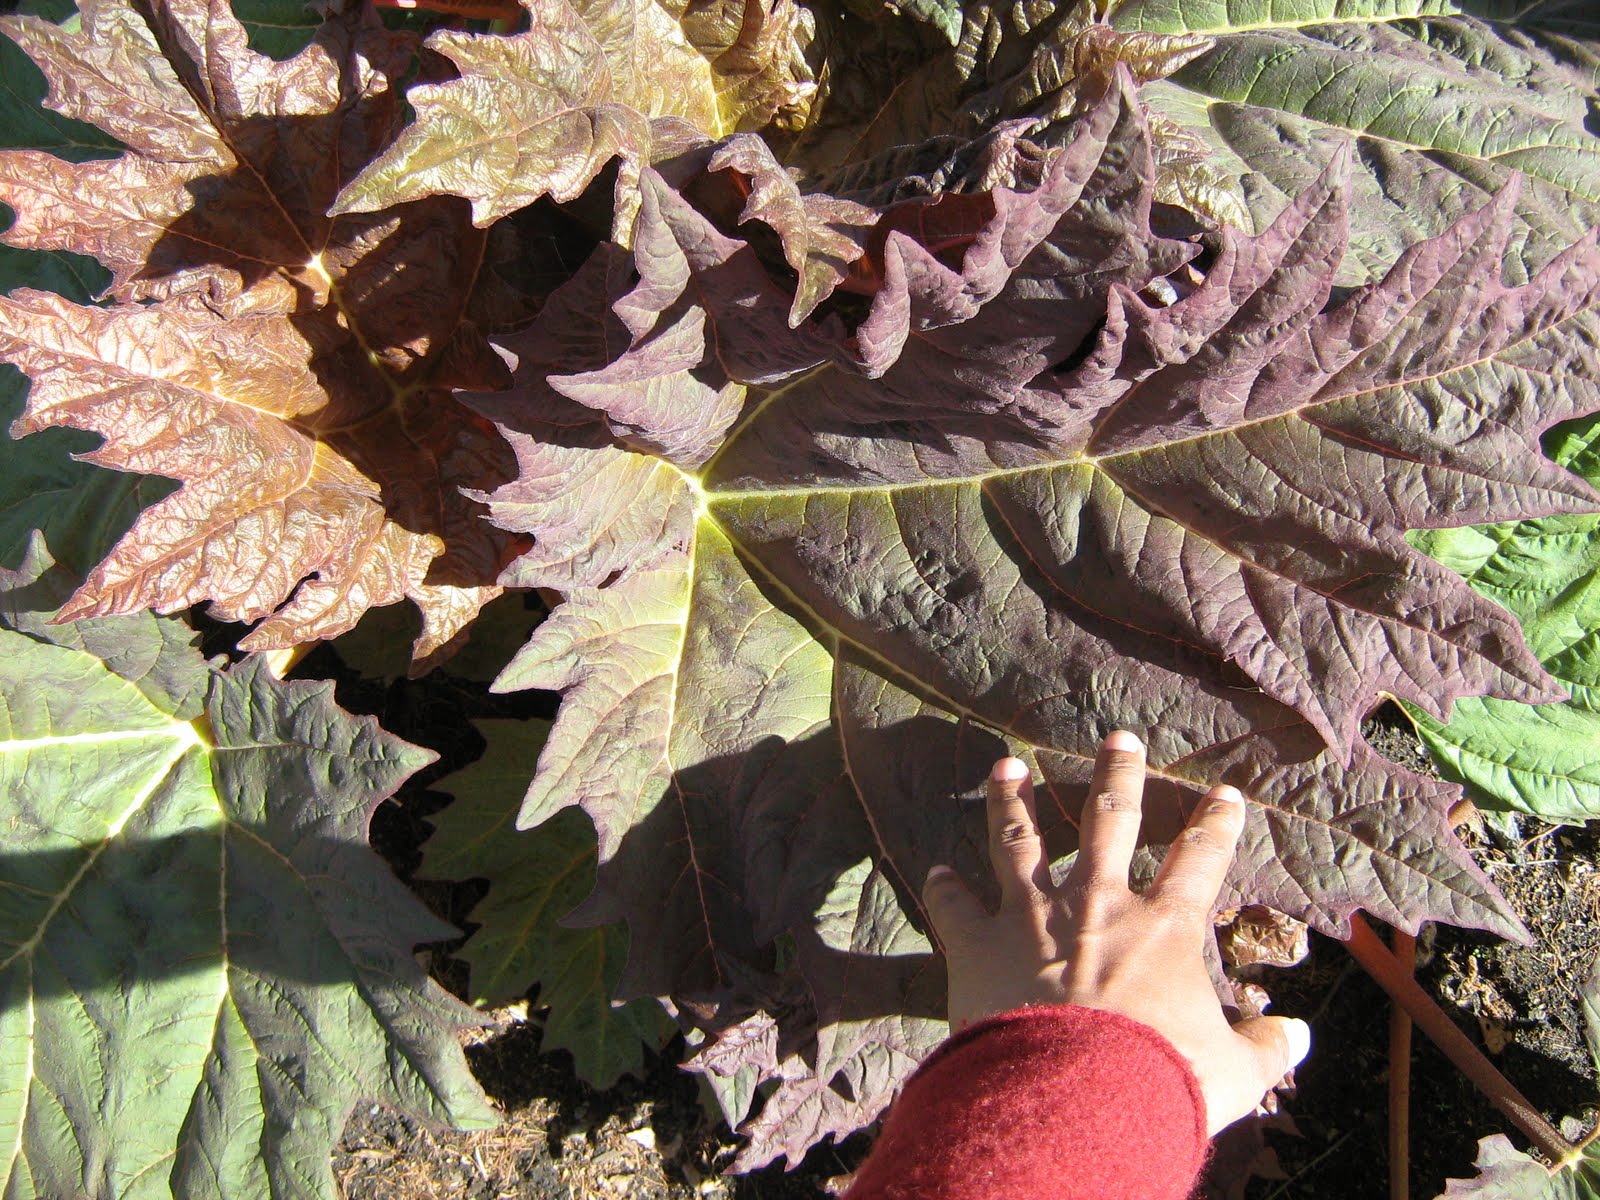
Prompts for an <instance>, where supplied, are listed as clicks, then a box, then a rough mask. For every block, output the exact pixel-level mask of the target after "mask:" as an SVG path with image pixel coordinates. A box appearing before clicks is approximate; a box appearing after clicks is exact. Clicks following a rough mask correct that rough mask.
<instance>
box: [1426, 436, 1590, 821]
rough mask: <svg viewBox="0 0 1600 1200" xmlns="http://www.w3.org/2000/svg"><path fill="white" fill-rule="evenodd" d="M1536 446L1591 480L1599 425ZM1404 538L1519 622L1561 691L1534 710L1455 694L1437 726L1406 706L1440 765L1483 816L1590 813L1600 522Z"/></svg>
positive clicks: (1563, 520) (1572, 519)
mask: <svg viewBox="0 0 1600 1200" xmlns="http://www.w3.org/2000/svg"><path fill="white" fill-rule="evenodd" d="M1546 444H1547V446H1548V447H1549V449H1550V451H1551V455H1552V457H1553V458H1554V459H1555V461H1556V462H1558V463H1560V464H1561V465H1562V466H1565V467H1567V468H1568V469H1570V470H1572V471H1573V472H1575V473H1576V474H1578V475H1580V476H1582V477H1583V478H1585V479H1587V480H1589V482H1590V483H1593V484H1595V485H1597V486H1600V420H1597V419H1589V420H1585V421H1578V422H1574V423H1572V424H1570V425H1567V426H1565V427H1563V428H1562V429H1560V430H1558V431H1557V432H1556V433H1555V434H1553V435H1551V437H1549V438H1548V439H1547V441H1546ZM1411 540H1412V544H1413V545H1415V546H1417V547H1418V548H1419V549H1420V550H1422V551H1423V552H1424V553H1426V554H1429V555H1432V556H1433V557H1434V558H1436V559H1438V560H1439V561H1440V562H1442V563H1444V565H1445V566H1447V567H1449V568H1450V569H1451V570H1453V571H1456V572H1458V573H1459V574H1460V575H1462V576H1463V577H1465V579H1466V580H1467V582H1468V583H1470V584H1471V585H1472V586H1473V587H1474V588H1476V589H1477V590H1478V591H1479V592H1480V593H1482V594H1483V595H1485V596H1487V597H1488V598H1489V599H1491V600H1493V601H1495V603H1497V604H1500V605H1502V606H1504V607H1505V608H1506V609H1507V610H1509V611H1510V612H1511V613H1512V614H1513V615H1514V616H1515V617H1516V618H1517V619H1518V620H1519V621H1521V622H1522V632H1523V635H1524V636H1525V637H1526V638H1527V640H1528V645H1529V647H1530V648H1531V649H1532V650H1533V652H1534V653H1535V654H1537V655H1538V656H1539V659H1540V661H1541V662H1542V663H1543V664H1544V667H1545V669H1546V670H1547V671H1549V672H1550V674H1551V675H1553V676H1554V677H1555V678H1556V680H1557V681H1558V682H1559V683H1560V684H1561V686H1562V687H1564V688H1566V690H1567V691H1568V692H1569V693H1570V697H1571V698H1570V699H1568V700H1565V701H1562V702H1559V703H1552V704H1539V705H1528V704H1519V703H1516V702H1515V701H1510V700H1496V699H1492V698H1488V697H1467V698H1463V699H1461V700H1458V701H1457V702H1456V705H1455V709H1454V711H1453V712H1452V714H1451V717H1450V721H1449V723H1448V724H1446V723H1444V722H1441V721H1439V720H1437V719H1435V718H1434V717H1432V716H1430V715H1428V714H1427V713H1425V712H1422V711H1421V710H1420V709H1417V708H1416V707H1414V706H1412V705H1407V706H1406V709H1407V711H1408V712H1409V713H1410V715H1411V718H1412V720H1413V721H1414V722H1415V723H1416V726H1417V732H1418V733H1419V734H1420V735H1421V737H1422V740H1423V743H1424V744H1425V745H1426V746H1427V747H1428V750H1429V752H1430V753H1431V754H1432V755H1433V760H1434V762H1435V763H1437V764H1438V767H1439V770H1440V772H1441V773H1442V774H1443V775H1444V777H1445V778H1447V779H1453V780H1456V781H1458V782H1460V783H1464V784H1465V785H1466V786H1467V789H1468V791H1469V792H1470V793H1471V795H1472V797H1473V799H1474V800H1475V801H1476V802H1477V803H1478V804H1479V805H1480V806H1481V807H1483V808H1485V809H1488V810H1490V811H1501V812H1525V813H1531V814H1533V815H1534V816H1536V817H1539V818H1540V819H1541V820H1545V821H1550V822H1555V823H1562V822H1569V821H1570V822H1582V821H1586V820H1590V819H1592V818H1594V817H1600V758H1597V755H1596V753H1595V747H1596V746H1600V518H1597V517H1587V516H1555V517H1541V518H1538V519H1535V520H1529V521H1515V522H1506V523H1502V524H1497V525H1484V526H1468V527H1464V528H1460V529H1434V530H1428V531H1426V532H1422V533H1417V534H1413V535H1412V538H1411Z"/></svg>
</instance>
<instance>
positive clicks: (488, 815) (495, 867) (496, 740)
mask: <svg viewBox="0 0 1600 1200" xmlns="http://www.w3.org/2000/svg"><path fill="white" fill-rule="evenodd" d="M548 728H549V725H548V722H544V721H484V722H481V723H480V724H479V726H478V731H479V732H480V733H482V734H483V736H484V739H485V741H486V743H487V748H486V749H485V751H484V755H483V757H482V758H481V759H479V760H478V761H477V762H475V763H473V764H472V765H471V766H469V767H467V768H466V769H465V770H462V771H459V772H457V773H456V774H454V775H452V776H449V777H448V778H446V779H444V780H442V781H441V782H440V784H439V787H440V788H441V789H442V790H445V791H449V792H451V793H452V794H454V796H455V800H454V802H453V803H452V804H451V805H450V807H449V808H447V809H445V810H444V811H443V812H441V813H439V814H438V815H437V816H434V817H432V818H430V820H431V821H432V822H433V825H434V834H433V836H432V837H431V838H429V839H428V843H427V845H426V846H425V847H424V852H423V859H422V866H421V867H420V868H419V872H420V873H421V874H422V875H424V876H426V877H430V878H438V879H466V878H472V877H476V878H482V879H487V880H488V882H489V894H488V895H487V896H486V897H484V899H483V900H482V901H481V902H480V903H479V904H478V905H477V907H476V908H474V909H473V910H472V913H471V914H470V917H469V918H468V919H470V920H471V921H473V922H475V923H477V924H478V926H479V928H478V929H477V931H476V932H474V933H473V934H472V936H471V937H469V938H468V939H467V942H466V945H464V946H462V948H461V949H460V950H458V951H457V952H456V957H458V958H460V959H462V960H463V961H465V962H466V963H467V964H468V965H469V967H470V969H471V979H470V983H469V985H468V987H469V994H470V996H471V997H472V1000H473V1003H475V1004H486V1005H495V1004H504V1003H506V1002H507V1001H509V1000H515V999H517V998H518V997H520V996H523V995H525V994H526V993H527V991H528V989H529V988H531V987H533V986H534V985H535V984H537V985H538V987H539V1000H538V1002H539V1005H540V1007H542V1008H547V1009H549V1014H548V1016H547V1017H546V1018H545V1022H544V1036H543V1039H542V1040H541V1042H540V1045H541V1047H542V1048H543V1049H546V1050H566V1051H568V1052H569V1053H570V1054H571V1055H572V1059H573V1063H574V1065H575V1066H576V1067H577V1071H578V1075H579V1076H580V1077H581V1078H582V1079H584V1080H586V1081H587V1082H588V1083H589V1084H591V1085H592V1086H594V1087H598V1088H606V1087H610V1086H611V1085H612V1084H613V1083H615V1082H616V1081H617V1079H618V1078H619V1077H620V1076H622V1075H626V1074H638V1073H639V1072H640V1071H641V1069H642V1068H643V1065H644V1055H643V1054H642V1053H641V1052H640V1051H641V1048H642V1047H644V1046H648V1047H650V1048H651V1049H652V1050H655V1049H659V1048H660V1046H661V1044H662V1042H663V1041H664V1040H665V1039H666V1038H667V1037H668V1036H669V1035H670V1034H671V1032H672V1024H671V1022H670V1021H668V1020H667V1019H666V1015H665V1014H664V1013H663V1012H662V1011H661V1005H660V1004H659V1003H657V1002H656V1001H655V1000H654V999H651V998H648V997H647V998H644V999H640V1000H630V1001H628V1002H627V1003H626V1004H620V1005H613V1004H612V1002H611V996H612V994H613V993H614V992H615V991H616V983H617V978H618V977H619V976H620V975H621V973H622V963H623V959H624V958H625V957H626V952H627V933H626V931H624V930H622V929H620V928H617V927H615V926H609V927H607V926H602V927H599V928H595V929H568V928H566V927H564V926H563V925H561V923H560V922H561V918H563V917H565V916H566V915H567V913H569V912H571V911H572V910H573V909H574V908H576V907H577V906H578V903H579V901H581V900H582V899H583V898H584V897H585V896H586V895H588V893H589V890H590V888H591V887H593V885H594V869H595V843H594V829H593V827H592V826H591V825H590V824H589V819H588V817H587V816H585V815H584V814H583V813H581V812H577V811H574V810H565V811H562V812H559V813H557V814H556V815H555V816H553V817H552V818H551V819H550V820H548V821H546V822H545V823H544V824H542V825H540V826H539V827H538V828H536V829H530V830H524V831H521V832H519V831H518V830H517V829H516V818H517V810H518V809H519V808H520V807H521V804H522V797H523V795H524V793H525V792H526V791H527V787H528V778H529V777H530V776H531V775H532V774H533V768H534V764H535V763H536V762H537V761H538V758H539V751H540V750H541V749H542V748H543V747H544V739H545V734H546V732H547V731H548Z"/></svg>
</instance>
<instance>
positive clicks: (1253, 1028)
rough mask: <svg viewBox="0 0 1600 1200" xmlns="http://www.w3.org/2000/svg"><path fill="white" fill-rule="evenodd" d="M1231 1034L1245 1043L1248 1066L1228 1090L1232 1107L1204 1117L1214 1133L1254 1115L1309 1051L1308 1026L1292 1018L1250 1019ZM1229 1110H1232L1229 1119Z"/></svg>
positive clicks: (1229, 1105) (1239, 1024) (1241, 1023)
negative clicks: (1239, 1119) (1246, 1116)
mask: <svg viewBox="0 0 1600 1200" xmlns="http://www.w3.org/2000/svg"><path fill="white" fill-rule="evenodd" d="M1233 1032H1234V1033H1236V1034H1238V1035H1239V1037H1240V1038H1242V1039H1243V1041H1244V1044H1245V1047H1246V1050H1247V1058H1246V1062H1247V1064H1248V1065H1247V1067H1246V1069H1245V1071H1244V1072H1243V1073H1242V1075H1241V1077H1239V1078H1237V1079H1236V1080H1234V1086H1233V1087H1232V1088H1230V1089H1229V1091H1230V1097H1229V1098H1230V1099H1231V1101H1232V1103H1228V1104H1224V1105H1223V1106H1221V1107H1222V1108H1223V1109H1224V1111H1221V1112H1217V1113H1208V1114H1207V1115H1208V1116H1209V1117H1210V1121H1209V1123H1210V1124H1211V1125H1213V1126H1214V1128H1213V1129H1212V1132H1213V1133H1214V1132H1216V1130H1217V1129H1221V1128H1222V1127H1223V1126H1225V1125H1228V1124H1230V1123H1232V1122H1233V1121H1236V1120H1237V1119H1238V1118H1240V1117H1242V1116H1245V1115H1246V1114H1247V1113H1249V1112H1251V1111H1253V1110H1254V1108H1255V1106H1256V1105H1257V1104H1258V1103H1259V1102H1260V1100H1261V1097H1262V1096H1264V1095H1266V1093H1267V1091H1268V1090H1269V1089H1270V1088H1272V1087H1274V1086H1276V1085H1277V1084H1278V1082H1279V1081H1280V1080H1281V1079H1282V1078H1283V1077H1284V1076H1285V1075H1287V1074H1288V1073H1289V1072H1290V1071H1291V1070H1293V1069H1294V1068H1295V1067H1298V1066H1299V1065H1300V1064H1301V1063H1302V1062H1304V1061H1305V1057H1306V1055H1307V1054H1308V1053H1309V1052H1310V1050H1311V1026H1309V1025H1307V1024H1306V1023H1305V1022H1304V1021H1301V1020H1299V1019H1298V1018H1294V1017H1251V1018H1249V1019H1248V1020H1244V1021H1240V1022H1239V1023H1238V1024H1237V1025H1235V1026H1234V1027H1233ZM1228 1110H1233V1111H1232V1114H1231V1115H1229V1111H1228Z"/></svg>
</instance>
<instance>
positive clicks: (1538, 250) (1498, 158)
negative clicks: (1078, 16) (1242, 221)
mask: <svg viewBox="0 0 1600 1200" xmlns="http://www.w3.org/2000/svg"><path fill="white" fill-rule="evenodd" d="M1110 23H1111V25H1112V27H1113V28H1114V29H1117V30H1120V31H1125V32H1135V31H1138V32H1144V33H1150V34H1158V35H1167V36H1172V35H1181V34H1200V35H1203V36H1206V37H1208V38H1211V39H1213V41H1214V45H1213V47H1212V49H1211V50H1210V51H1209V52H1208V53H1206V54H1204V55H1203V56H1201V57H1200V58H1198V59H1196V60H1195V61H1194V62H1192V63H1190V64H1189V65H1187V66H1185V67H1184V68H1183V69H1182V70H1180V71H1179V72H1178V73H1177V74H1176V75H1175V76H1173V78H1172V79H1171V80H1167V81H1163V82H1160V83H1154V84H1151V85H1150V86H1148V87H1146V88H1145V89H1144V91H1143V92H1142V98H1143V99H1144V100H1145V101H1146V103H1148V104H1150V105H1151V106H1152V107H1153V108H1154V109H1155V110H1156V111H1157V112H1159V113H1161V114H1163V115H1164V116H1165V117H1167V118H1169V119H1171V120H1172V121H1174V122H1175V123H1176V124H1177V125H1178V126H1180V127H1183V128H1186V129H1189V130H1191V131H1193V132H1195V133H1196V134H1197V135H1199V136H1200V137H1202V138H1203V139H1204V141H1205V142H1206V143H1207V145H1208V146H1209V147H1210V149H1211V151H1212V154H1211V156H1210V160H1209V161H1210V165H1211V166H1212V168H1213V169H1215V170H1216V171H1217V172H1219V173H1220V174H1221V175H1223V176H1228V177H1233V178H1236V179H1238V180H1239V181H1240V185H1241V187H1242V189H1243V194H1244V197H1245V200H1246V203H1247V204H1248V206H1249V209H1250V212H1251V214H1252V216H1253V218H1254V220H1255V222H1256V225H1257V227H1263V226H1264V225H1265V224H1266V223H1267V222H1269V221H1271V220H1272V219H1273V218H1274V217H1275V216H1276V215H1277V213H1278V211H1279V209H1280V208H1282V206H1283V205H1284V203H1286V202H1287V201H1288V200H1289V199H1290V198H1291V197H1293V196H1295V195H1297V194H1299V193H1300V192H1301V191H1302V190H1303V189H1304V188H1305V187H1306V186H1307V185H1308V184H1309V183H1310V182H1311V180H1312V179H1313V177H1314V176H1315V175H1316V173H1317V172H1318V170H1319V169H1320V168H1321V165H1322V164H1323V163H1324V162H1326V161H1327V160H1328V158H1329V156H1330V154H1332V153H1334V152H1336V151H1337V150H1339V149H1340V148H1341V147H1344V146H1347V145H1353V147H1354V151H1355V162H1356V164H1357V169H1356V170H1355V171H1354V173H1353V175H1352V180H1351V182H1352V186H1353V189H1354V190H1353V193H1352V237H1351V252H1350V254H1349V255H1348V256H1347V258H1346V260H1345V266H1344V271H1343V278H1342V279H1341V282H1345V283H1361V282H1365V281H1367V280H1368V279H1371V278H1375V277H1377V276H1380V275H1381V274H1382V273H1383V272H1384V271H1385V270H1386V269H1387V268H1388V265H1389V264H1390V263H1392V262H1393V261H1394V260H1395V259H1396V258H1397V257H1398V256H1399V255H1400V254H1401V253H1402V252H1403V251H1404V250H1405V249H1406V248H1407V247H1409V246H1411V245H1412V244H1414V243H1415V242H1417V241H1419V240H1420V239H1422V238H1424V237H1431V236H1435V235H1437V234H1438V233H1440V232H1441V231H1443V230H1444V229H1445V228H1446V227H1448V226H1449V225H1450V224H1451V223H1452V222H1454V221H1456V220H1457V219H1459V218H1460V217H1461V216H1462V215H1463V214H1464V213H1467V212H1470V211H1472V210H1474V209H1476V208H1478V207H1480V206H1481V205H1482V204H1483V203H1484V202H1485V201H1486V200H1487V199H1488V198H1489V197H1490V196H1492V195H1495V194H1497V193H1498V192H1499V191H1500V190H1501V189H1502V188H1504V187H1505V186H1506V184H1507V182H1508V181H1509V180H1510V179H1511V177H1512V175H1513V174H1514V173H1517V172H1520V173H1521V175H1522V177H1523V178H1522V190H1521V192H1520V194H1519V195H1518V197H1517V200H1516V202H1515V204H1514V205H1513V208H1514V213H1515V219H1514V221H1513V226H1512V227H1513V236H1512V242H1511V248H1510V261H1509V263H1508V269H1509V270H1510V272H1511V273H1512V276H1513V277H1514V278H1518V279H1520V278H1523V277H1525V273H1526V272H1528V271H1531V270H1533V269H1535V268H1537V267H1538V266H1539V265H1541V264H1543V263H1544V262H1545V261H1547V260H1548V259H1549V258H1550V257H1551V255H1553V254H1554V253H1556V252H1557V251H1559V250H1560V249H1561V248H1562V247H1564V246H1566V245H1567V244H1568V243H1570V242H1571V241H1572V240H1573V239H1575V238H1577V237H1580V236H1582V234H1583V233H1584V231H1585V230H1586V229H1588V228H1590V227H1591V226H1593V225H1594V224H1595V222H1596V221H1597V220H1600V136H1597V133H1596V129H1595V125H1594V118H1593V113H1594V111H1595V106H1596V104H1597V103H1600V8H1597V7H1596V6H1595V5H1594V4H1592V3H1590V2H1589V0H1533V2H1531V3H1528V2H1525V0H1305V2H1304V3H1296V4H1293V5H1281V4H1276V3H1273V2H1272V0H1126V2H1125V3H1122V4H1120V5H1118V6H1116V8H1115V9H1114V10H1113V11H1112V13H1111V15H1110Z"/></svg>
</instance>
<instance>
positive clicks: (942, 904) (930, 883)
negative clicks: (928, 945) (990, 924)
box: [922, 867, 987, 951]
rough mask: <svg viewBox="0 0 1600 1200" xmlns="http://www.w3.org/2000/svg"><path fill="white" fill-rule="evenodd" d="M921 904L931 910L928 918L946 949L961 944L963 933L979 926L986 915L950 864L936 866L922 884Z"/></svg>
mask: <svg viewBox="0 0 1600 1200" xmlns="http://www.w3.org/2000/svg"><path fill="white" fill-rule="evenodd" d="M922 905H923V907H924V908H926V909H927V910H928V920H930V921H931V922H933V931H934V933H936V934H937V935H938V937H939V943H940V945H941V946H943V947H944V948H945V949H946V950H947V951H948V949H949V948H950V947H951V946H953V945H960V944H961V943H962V941H963V939H964V936H965V935H966V934H967V933H968V932H969V931H970V930H972V929H974V928H976V926H977V924H978V922H980V921H982V920H984V919H985V917H986V916H987V914H986V913H985V912H984V911H983V905H981V904H979V903H978V898H977V897H976V896H974V895H973V894H972V892H971V891H970V890H969V889H968V888H967V885H966V884H965V883H963V882H962V881H961V876H959V875H957V874H956V873H955V872H954V871H953V870H951V869H950V868H949V867H934V868H933V870H931V871H929V872H928V880H927V882H926V883H924V884H923V885H922Z"/></svg>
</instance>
